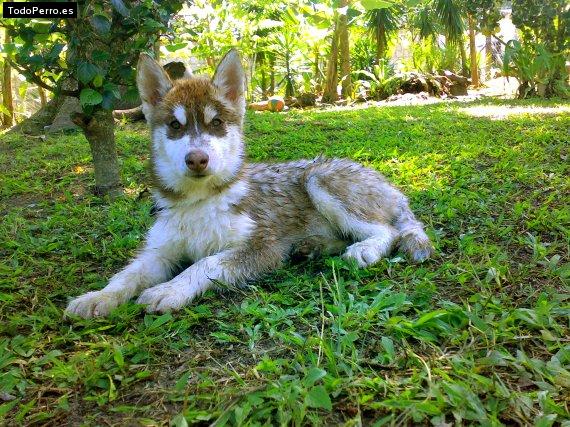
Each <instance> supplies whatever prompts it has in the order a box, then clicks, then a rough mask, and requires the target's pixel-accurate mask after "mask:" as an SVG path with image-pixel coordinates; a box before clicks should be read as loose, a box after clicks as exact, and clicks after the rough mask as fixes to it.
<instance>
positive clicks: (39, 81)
mask: <svg viewBox="0 0 570 427" xmlns="http://www.w3.org/2000/svg"><path fill="white" fill-rule="evenodd" d="M7 59H8V62H9V63H10V65H12V67H14V68H15V69H16V70H17V71H18V72H19V73H20V74H22V75H24V76H27V77H28V78H29V79H30V80H31V81H32V83H35V84H37V85H38V86H40V87H43V88H44V89H46V90H49V91H50V92H53V93H58V94H61V95H65V96H73V97H75V98H77V97H78V96H79V90H67V89H59V90H58V88H56V87H52V86H50V85H48V84H47V83H44V81H43V80H42V79H40V78H39V77H38V76H36V75H35V74H34V73H33V72H32V71H30V70H29V69H28V68H26V67H24V66H21V65H18V64H16V63H15V62H14V61H12V60H11V59H9V58H7Z"/></svg>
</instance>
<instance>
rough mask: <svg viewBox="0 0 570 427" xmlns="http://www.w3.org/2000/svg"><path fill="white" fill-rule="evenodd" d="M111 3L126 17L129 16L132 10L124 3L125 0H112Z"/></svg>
mask: <svg viewBox="0 0 570 427" xmlns="http://www.w3.org/2000/svg"><path fill="white" fill-rule="evenodd" d="M111 4H112V5H113V8H114V9H115V10H116V11H117V12H119V13H120V14H121V15H123V16H125V17H127V16H129V14H130V11H129V9H128V8H127V6H125V3H123V0H111Z"/></svg>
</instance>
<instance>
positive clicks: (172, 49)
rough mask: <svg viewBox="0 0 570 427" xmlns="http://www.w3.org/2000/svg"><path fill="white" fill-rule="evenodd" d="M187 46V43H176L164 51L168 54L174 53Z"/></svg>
mask: <svg viewBox="0 0 570 427" xmlns="http://www.w3.org/2000/svg"><path fill="white" fill-rule="evenodd" d="M187 45H188V43H186V42H183V43H176V44H171V45H168V46H165V47H166V50H167V51H169V52H176V51H177V50H180V49H183V48H185V47H186V46H187Z"/></svg>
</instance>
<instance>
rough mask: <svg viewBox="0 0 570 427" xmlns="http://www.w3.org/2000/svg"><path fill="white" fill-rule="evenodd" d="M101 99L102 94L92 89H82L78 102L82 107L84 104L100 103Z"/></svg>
mask: <svg viewBox="0 0 570 427" xmlns="http://www.w3.org/2000/svg"><path fill="white" fill-rule="evenodd" d="M101 101H103V96H102V95H101V94H100V93H99V92H97V91H96V90H93V89H89V88H85V89H82V90H81V93H80V94H79V102H80V103H81V106H82V107H83V106H86V105H97V104H100V103H101Z"/></svg>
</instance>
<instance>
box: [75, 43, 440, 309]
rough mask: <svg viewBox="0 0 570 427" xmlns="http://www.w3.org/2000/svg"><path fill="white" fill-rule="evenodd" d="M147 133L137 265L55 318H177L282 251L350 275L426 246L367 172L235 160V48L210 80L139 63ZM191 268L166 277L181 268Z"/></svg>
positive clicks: (144, 59)
mask: <svg viewBox="0 0 570 427" xmlns="http://www.w3.org/2000/svg"><path fill="white" fill-rule="evenodd" d="M137 85H138V88H139V92H140V95H141V99H142V102H143V112H144V114H145V116H146V119H147V121H148V123H149V125H150V129H151V134H152V174H153V178H154V190H153V194H154V198H155V203H156V204H157V206H158V207H159V210H158V214H157V218H156V222H155V223H154V225H153V226H152V228H151V229H150V230H149V232H148V235H147V237H146V243H145V245H144V247H143V249H142V250H141V251H140V253H139V254H138V255H137V256H136V258H135V259H134V260H133V261H132V262H131V263H130V264H129V265H128V266H127V267H126V268H125V269H124V270H122V271H121V272H119V273H117V274H116V275H114V276H113V277H112V278H111V280H110V281H109V284H108V285H107V286H106V287H105V288H104V289H102V290H100V291H95V292H89V293H87V294H85V295H82V296H80V297H78V298H77V299H74V300H73V301H71V302H70V303H69V305H68V307H67V310H66V312H67V313H71V314H75V315H78V316H81V317H85V318H87V317H94V316H106V315H107V314H109V312H110V311H111V310H112V309H114V308H115V307H117V305H119V304H122V303H124V302H126V301H128V300H129V299H130V298H132V297H133V296H136V295H139V297H138V300H137V302H138V303H140V304H144V305H146V309H147V311H149V312H167V311H171V310H178V309H180V308H182V307H184V306H185V305H187V304H188V303H189V302H190V301H192V300H193V299H194V298H196V297H197V296H198V295H200V294H202V293H203V292H204V291H206V290H207V289H208V288H210V287H212V286H214V285H215V283H216V282H223V283H227V284H241V283H245V282H247V281H250V280H253V279H255V278H258V277H259V276H261V275H262V274H264V273H267V272H269V271H271V270H273V269H275V268H277V267H279V266H280V265H281V264H282V263H283V262H284V261H285V260H287V259H288V258H289V257H290V256H291V255H292V254H293V253H295V252H296V253H301V254H303V255H308V256H312V255H315V254H335V253H343V256H344V258H346V259H348V260H354V261H355V262H356V263H357V264H358V265H359V266H360V267H366V266H369V265H372V264H374V263H376V262H378V261H379V260H380V259H381V258H382V257H384V256H386V255H388V254H389V253H390V252H391V251H392V249H393V248H394V246H395V245H399V247H400V249H401V250H403V251H404V252H406V253H407V254H408V255H409V257H410V258H411V259H412V260H413V261H416V262H421V261H423V260H425V259H427V258H428V257H429V256H430V254H431V252H432V245H431V243H430V240H429V238H428V236H427V235H426V233H425V232H424V229H423V225H422V223H420V222H419V221H418V220H417V219H416V218H415V216H414V214H413V213H412V211H411V210H410V207H409V205H408V201H407V199H406V197H405V196H404V195H403V194H402V193H401V192H400V191H398V190H397V189H396V188H395V187H393V186H392V185H391V184H390V183H389V182H388V181H387V180H386V179H385V178H384V177H383V176H382V175H380V174H379V173H378V172H376V171H374V170H371V169H368V168H365V167H363V166H362V165H360V164H358V163H355V162H352V161H350V160H343V159H325V158H320V157H319V158H316V159H313V160H299V161H294V162H288V163H278V164H258V163H247V162H245V161H244V151H245V150H244V141H243V133H242V130H243V120H244V114H245V98H244V87H245V74H244V70H243V68H242V65H241V62H240V58H239V55H238V53H237V52H236V51H235V50H230V51H229V52H228V54H227V55H226V56H225V57H224V58H223V59H222V61H221V63H220V64H219V66H218V68H217V70H216V72H215V75H214V77H213V78H212V79H210V78H207V77H195V76H191V77H188V78H184V79H181V80H176V81H172V80H171V79H170V78H169V77H168V75H167V73H166V72H165V71H164V69H163V68H162V67H161V66H160V65H159V64H158V63H156V62H155V61H154V60H153V59H152V58H150V57H149V56H147V55H141V57H140V60H139V63H138V67H137ZM183 260H190V261H191V262H192V265H191V266H190V267H188V268H187V269H185V270H184V271H182V272H181V273H180V274H178V275H177V276H175V277H174V278H172V275H173V271H174V270H176V269H177V267H178V266H179V265H180V262H181V261H183Z"/></svg>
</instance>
